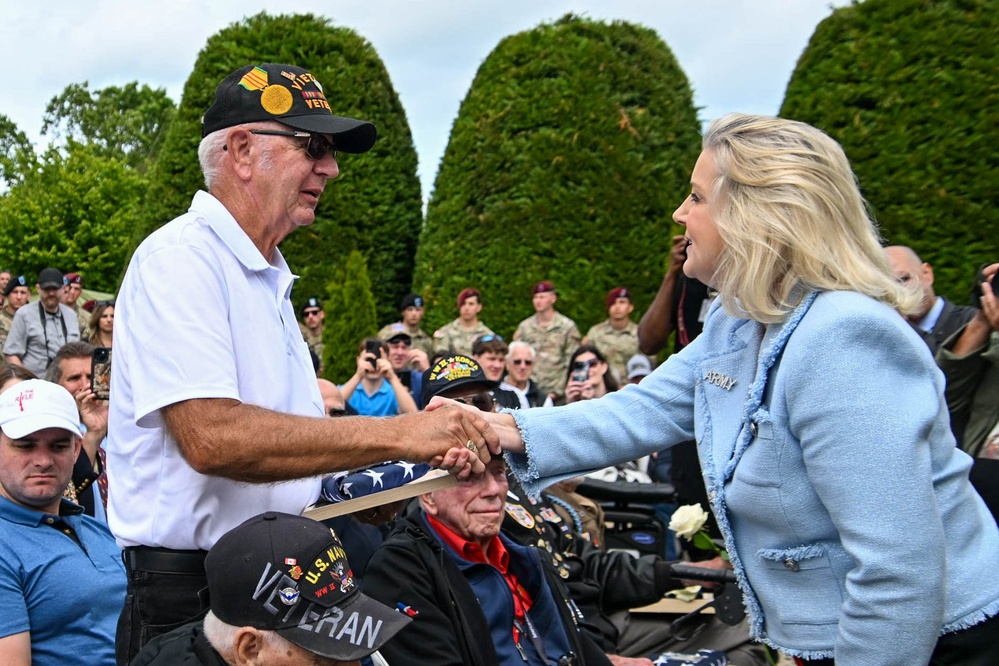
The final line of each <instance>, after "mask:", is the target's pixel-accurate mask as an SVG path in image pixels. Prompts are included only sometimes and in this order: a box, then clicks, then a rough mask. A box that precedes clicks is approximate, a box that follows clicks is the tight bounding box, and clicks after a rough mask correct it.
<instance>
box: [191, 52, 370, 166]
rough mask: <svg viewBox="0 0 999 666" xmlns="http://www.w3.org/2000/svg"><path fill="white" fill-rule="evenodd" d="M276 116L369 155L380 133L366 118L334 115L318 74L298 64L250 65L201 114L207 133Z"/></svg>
mask: <svg viewBox="0 0 999 666" xmlns="http://www.w3.org/2000/svg"><path fill="white" fill-rule="evenodd" d="M265 120H276V121H277V122H279V123H283V124H285V125H288V126H289V127H294V128H295V129H299V130H304V131H306V132H318V133H320V134H330V135H332V136H333V142H334V145H335V146H336V149H337V150H341V151H343V152H345V153H363V152H367V151H368V150H370V149H371V146H373V145H374V144H375V138H376V137H377V136H378V131H377V130H376V129H375V126H374V125H372V124H371V123H369V122H368V121H366V120H356V119H354V118H345V117H343V116H335V115H333V110H332V109H331V107H330V103H329V101H328V100H327V99H326V93H325V92H324V91H323V86H322V84H321V83H319V81H318V80H317V79H316V77H315V76H313V75H312V74H310V73H309V72H307V71H306V70H304V69H302V68H301V67H295V66H293V65H280V64H274V63H265V64H263V65H246V66H245V67H240V68H239V69H237V70H236V71H235V72H233V73H232V74H230V75H229V76H227V77H225V78H224V79H223V80H222V83H220V84H219V87H218V88H217V89H216V90H215V101H214V102H212V105H211V107H210V108H209V109H208V110H207V111H205V115H204V116H202V118H201V136H208V135H209V134H211V133H212V132H214V131H216V130H220V129H225V128H226V127H232V126H234V125H242V124H244V123H254V122H261V121H265Z"/></svg>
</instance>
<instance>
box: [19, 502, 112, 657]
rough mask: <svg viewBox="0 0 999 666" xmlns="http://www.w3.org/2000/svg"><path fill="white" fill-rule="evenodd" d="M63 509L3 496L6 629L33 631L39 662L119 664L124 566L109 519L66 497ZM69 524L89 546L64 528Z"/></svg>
mask: <svg viewBox="0 0 999 666" xmlns="http://www.w3.org/2000/svg"><path fill="white" fill-rule="evenodd" d="M59 513H60V515H59V516H55V515H52V514H49V513H43V512H41V511H35V510H33V509H29V508H27V507H24V506H21V505H19V504H16V503H14V502H12V501H10V500H8V499H6V498H4V497H0V637H3V636H10V635H13V634H18V633H21V632H24V631H29V632H31V663H32V665H33V666H45V665H47V664H52V665H57V664H58V665H64V664H70V663H74V661H75V662H76V663H88V664H113V663H114V662H115V658H114V638H115V630H116V627H117V623H118V614H119V613H120V612H121V609H122V606H123V605H124V603H125V567H124V565H123V564H122V561H121V551H120V550H119V548H118V546H117V545H116V544H115V541H114V537H112V536H111V533H110V532H109V531H108V529H107V527H106V526H104V525H102V524H100V523H99V522H97V521H96V520H94V519H93V518H91V517H90V516H85V515H83V508H82V507H79V506H77V505H76V504H73V503H71V502H69V501H67V500H63V501H62V504H61V505H60V507H59ZM65 525H68V526H69V527H71V528H72V529H73V531H75V532H76V535H77V537H78V538H79V540H80V543H82V544H83V545H82V547H81V545H80V544H78V543H77V542H76V541H74V540H73V539H72V538H71V537H69V536H67V535H66V534H64V533H63V532H62V531H60V526H65Z"/></svg>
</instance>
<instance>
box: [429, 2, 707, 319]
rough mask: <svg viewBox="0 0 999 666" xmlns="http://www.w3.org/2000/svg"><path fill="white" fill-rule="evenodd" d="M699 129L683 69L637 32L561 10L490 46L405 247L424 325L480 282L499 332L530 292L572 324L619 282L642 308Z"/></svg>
mask: <svg viewBox="0 0 999 666" xmlns="http://www.w3.org/2000/svg"><path fill="white" fill-rule="evenodd" d="M699 148H700V127H699V124H698V120H697V113H696V110H695V108H694V105H693V100H692V93H691V89H690V85H689V83H688V82H687V78H686V76H685V75H684V73H683V72H682V71H681V69H680V67H679V65H678V64H677V62H676V59H675V58H674V57H673V54H672V53H671V51H670V49H669V48H668V47H667V46H666V44H664V43H663V42H662V40H661V39H660V38H659V37H658V36H657V35H656V33H655V32H653V31H652V30H649V29H647V28H644V27H640V26H636V25H632V24H628V23H621V22H614V23H610V24H606V23H601V22H597V21H591V20H587V19H582V18H577V17H575V16H572V15H568V16H566V17H564V18H562V19H560V20H559V21H556V22H555V23H552V24H546V25H541V26H539V27H537V28H535V29H533V30H529V31H526V32H523V33H520V34H517V35H513V36H510V37H507V38H505V39H503V40H502V41H501V42H500V43H499V45H498V46H497V47H496V48H495V49H494V50H493V52H492V53H491V54H490V55H489V56H488V57H487V58H486V60H485V61H484V62H483V63H482V65H481V67H480V68H479V71H478V73H477V74H476V77H475V80H474V81H473V83H472V86H471V88H470V90H469V92H468V94H467V96H466V97H465V99H464V101H463V102H462V104H461V108H460V110H459V113H458V117H457V119H456V120H455V122H454V127H453V129H452V131H451V137H450V142H449V144H448V147H447V150H446V152H445V154H444V158H443V161H442V164H441V167H440V170H439V172H438V174H437V178H436V181H435V188H434V192H433V195H432V198H431V200H430V203H429V206H428V210H427V220H426V224H425V227H424V230H423V233H422V235H421V238H420V248H419V251H418V255H417V271H416V277H415V281H414V283H415V291H417V292H422V293H423V295H424V296H425V297H426V300H427V303H428V309H427V325H428V327H429V328H431V329H432V328H433V327H435V326H439V325H441V324H442V323H444V322H446V321H447V320H449V319H451V318H453V317H454V314H455V313H454V309H453V308H454V306H453V305H452V304H453V303H454V298H455V296H456V295H457V294H458V292H459V291H460V290H461V289H462V288H464V287H469V286H474V287H477V288H479V289H480V290H482V292H483V297H484V305H485V308H484V310H483V313H482V318H483V320H484V321H485V323H486V324H487V325H489V326H490V327H491V328H493V330H495V331H497V332H500V333H501V334H502V335H509V333H510V332H511V331H513V329H514V328H515V327H516V325H517V322H518V321H519V320H520V319H522V318H524V317H526V316H528V315H530V314H532V313H533V310H532V308H531V302H530V288H531V285H532V284H533V283H535V282H537V281H539V280H542V279H548V280H553V281H554V282H555V283H556V285H557V286H558V288H559V294H560V297H559V303H558V308H559V310H561V311H562V312H564V313H565V314H567V315H569V316H570V317H572V318H574V319H575V320H576V321H577V323H578V324H579V326H580V327H581V328H582V329H583V330H584V331H585V330H586V327H587V326H589V325H590V324H592V323H595V322H597V321H601V320H603V319H605V318H606V310H605V306H604V295H605V294H606V293H607V291H608V290H609V289H611V288H613V287H615V286H619V285H625V286H628V287H629V288H630V289H632V290H633V291H634V292H635V293H636V294H637V299H636V300H637V301H638V305H639V306H640V307H641V306H643V305H647V304H648V303H649V302H650V301H651V299H652V296H653V295H654V294H655V291H656V289H657V287H658V286H659V283H660V281H661V279H662V274H663V260H664V256H665V255H666V254H667V251H668V246H669V237H670V230H671V214H672V211H673V210H674V209H675V208H676V206H677V205H678V204H679V202H680V201H681V200H682V199H683V197H684V196H685V194H686V190H687V188H688V185H687V183H688V181H689V174H690V170H691V168H692V167H693V164H694V161H695V160H696V158H697V154H698V152H699Z"/></svg>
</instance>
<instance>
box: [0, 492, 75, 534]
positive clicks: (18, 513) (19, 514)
mask: <svg viewBox="0 0 999 666" xmlns="http://www.w3.org/2000/svg"><path fill="white" fill-rule="evenodd" d="M81 513H83V507H82V506H79V505H76V504H73V503H72V502H70V501H69V500H67V499H64V500H62V501H61V502H60V503H59V516H60V517H66V516H78V515H80V514H81ZM0 515H3V518H4V519H5V520H8V521H10V522H12V523H16V524H18V525H27V526H28V527H38V526H39V525H41V524H42V522H43V521H44V520H45V519H46V518H51V517H52V514H51V513H46V512H44V511H36V510H35V509H29V508H28V507H26V506H22V505H20V504H18V503H17V502H13V501H11V500H9V499H7V498H6V497H0Z"/></svg>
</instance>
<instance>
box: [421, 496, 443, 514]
mask: <svg viewBox="0 0 999 666" xmlns="http://www.w3.org/2000/svg"><path fill="white" fill-rule="evenodd" d="M420 505H421V506H423V510H424V511H426V512H427V514H428V515H431V516H433V517H435V518H436V517H437V514H438V513H439V512H440V509H439V508H438V507H437V502H435V501H434V494H433V493H424V494H423V495H420Z"/></svg>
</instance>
